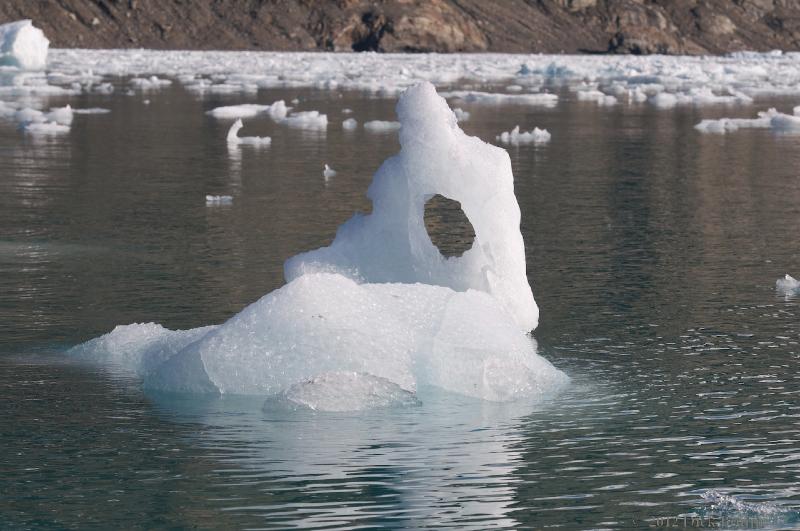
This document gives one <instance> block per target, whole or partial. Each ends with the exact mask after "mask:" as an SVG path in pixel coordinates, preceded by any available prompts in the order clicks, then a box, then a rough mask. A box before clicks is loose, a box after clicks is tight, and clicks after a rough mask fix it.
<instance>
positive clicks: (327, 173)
mask: <svg viewBox="0 0 800 531" xmlns="http://www.w3.org/2000/svg"><path fill="white" fill-rule="evenodd" d="M322 175H323V176H324V177H325V180H326V181H327V180H328V179H330V178H331V177H333V176H335V175H336V170H334V169H333V168H331V167H330V166H328V165H327V164H326V165H325V169H324V170H322Z"/></svg>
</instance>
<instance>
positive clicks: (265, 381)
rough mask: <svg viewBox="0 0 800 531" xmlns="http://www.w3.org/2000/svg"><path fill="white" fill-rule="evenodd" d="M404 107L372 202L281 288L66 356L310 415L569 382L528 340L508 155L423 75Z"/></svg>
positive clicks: (507, 393)
mask: <svg viewBox="0 0 800 531" xmlns="http://www.w3.org/2000/svg"><path fill="white" fill-rule="evenodd" d="M397 114H398V117H399V119H400V124H401V128H400V144H401V151H400V153H398V154H397V155H395V156H393V157H391V158H389V159H388V160H386V161H385V162H384V163H383V165H382V166H381V167H380V169H379V170H378V172H377V173H376V174H375V177H374V180H373V182H372V185H371V186H370V188H369V191H368V196H369V198H370V199H371V200H372V202H373V211H372V213H371V214H369V215H355V216H354V217H353V218H351V219H350V220H349V221H348V222H347V223H345V224H344V225H343V226H342V227H340V228H339V230H338V232H337V235H336V238H335V240H334V241H333V243H332V244H331V245H330V246H329V247H325V248H322V249H317V250H315V251H310V252H307V253H304V254H300V255H298V256H294V257H292V258H290V259H289V260H288V261H287V262H286V264H285V277H286V280H287V282H288V283H287V284H286V285H285V286H284V287H282V288H280V289H278V290H276V291H274V292H272V293H269V294H267V295H265V296H264V297H262V298H261V299H260V300H258V301H256V302H255V303H253V304H252V305H250V306H248V307H247V308H245V309H244V310H242V311H241V312H240V313H239V314H237V315H235V316H234V317H232V318H231V319H230V320H228V321H227V322H225V323H223V324H221V325H219V326H209V327H203V328H198V329H194V330H185V331H180V330H178V331H174V330H167V329H165V328H163V327H161V326H160V325H157V324H153V323H149V324H132V325H127V326H118V327H117V328H116V329H114V330H113V331H112V332H110V333H108V334H106V335H104V336H102V337H99V338H97V339H93V340H91V341H89V342H87V343H84V344H82V345H79V346H77V347H74V348H73V349H71V350H70V354H71V355H73V356H78V357H81V358H84V359H88V360H92V361H95V362H102V363H106V364H109V365H117V366H122V367H124V368H127V369H129V370H132V371H134V372H136V373H137V374H138V375H139V376H141V377H142V379H143V380H144V385H145V387H147V388H150V389H156V390H161V391H169V392H188V393H234V394H249V395H264V396H270V397H272V398H271V399H270V401H269V402H268V403H269V404H271V405H273V406H274V404H275V403H276V401H278V402H280V403H283V404H292V405H294V406H296V407H308V408H311V409H315V410H332V411H339V410H352V409H356V410H360V409H366V408H371V407H387V406H395V405H408V404H413V403H416V401H417V400H416V398H415V396H414V393H415V392H416V391H417V389H418V388H419V387H420V386H432V387H436V388H439V389H443V390H445V391H449V392H453V393H458V394H461V395H466V396H471V397H475V398H480V399H484V400H490V401H509V400H516V399H522V398H528V399H538V398H542V397H544V396H548V395H551V394H553V393H555V392H556V391H557V390H558V389H559V388H561V387H562V386H564V385H565V384H566V383H567V382H568V378H567V376H566V375H565V374H563V373H562V372H561V371H559V370H558V369H556V368H555V367H554V366H553V365H551V364H550V362H548V361H547V360H545V359H544V358H543V357H541V356H539V355H538V354H537V352H536V343H535V341H534V340H533V339H532V338H531V337H530V336H529V335H528V333H529V332H530V331H531V330H533V329H534V328H535V327H536V325H537V323H538V317H539V312H538V308H537V306H536V303H535V301H534V299H533V294H532V291H531V288H530V285H529V284H528V279H527V276H526V271H525V251H524V245H523V241H522V235H521V234H520V231H519V224H520V210H519V207H518V205H517V201H516V198H515V196H514V186H513V176H512V173H511V162H510V159H509V156H508V154H507V153H506V152H505V151H504V150H502V149H500V148H497V147H495V146H492V145H489V144H486V143H485V142H483V141H482V140H480V139H478V138H475V137H470V136H467V135H466V134H464V133H463V132H462V131H461V129H460V128H459V127H458V124H457V120H456V116H455V114H454V113H453V112H452V111H451V110H450V108H449V107H448V105H447V103H446V102H445V100H444V99H442V98H441V97H440V96H438V95H437V94H436V90H435V88H434V87H433V85H431V84H430V83H425V82H423V83H421V84H419V85H416V86H413V87H411V88H409V89H407V90H406V92H405V93H404V94H403V96H402V97H401V98H400V101H399V103H398V105H397ZM442 154H447V156H443V155H442ZM436 194H441V195H444V196H446V197H450V198H452V199H454V200H457V201H459V202H460V203H461V206H462V209H463V210H464V213H465V214H466V215H467V216H468V217H469V219H470V220H471V222H472V224H473V226H474V228H475V241H474V244H473V246H472V248H471V249H470V250H468V251H467V252H465V253H464V254H463V255H462V256H460V257H451V258H445V257H444V256H442V255H441V253H440V252H439V250H438V249H437V248H436V247H435V246H434V245H433V243H432V242H431V240H430V238H429V236H428V234H427V231H426V229H425V225H424V221H423V211H424V205H425V202H426V201H427V200H428V199H430V198H431V197H433V196H434V195H436Z"/></svg>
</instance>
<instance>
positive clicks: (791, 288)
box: [775, 275, 800, 297]
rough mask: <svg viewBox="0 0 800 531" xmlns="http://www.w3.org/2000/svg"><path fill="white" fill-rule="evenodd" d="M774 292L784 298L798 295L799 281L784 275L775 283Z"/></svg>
mask: <svg viewBox="0 0 800 531" xmlns="http://www.w3.org/2000/svg"><path fill="white" fill-rule="evenodd" d="M775 290H776V291H777V292H778V293H780V294H782V295H785V296H786V297H794V296H796V295H800V280H797V279H795V278H793V277H792V276H790V275H786V276H784V277H783V278H779V279H778V280H776V281H775Z"/></svg>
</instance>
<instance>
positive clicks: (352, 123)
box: [342, 118, 358, 131]
mask: <svg viewBox="0 0 800 531" xmlns="http://www.w3.org/2000/svg"><path fill="white" fill-rule="evenodd" d="M357 128H358V121H357V120H356V119H355V118H348V119H346V120H343V121H342V129H344V130H345V131H353V130H354V129H357Z"/></svg>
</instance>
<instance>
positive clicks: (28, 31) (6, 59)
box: [0, 20, 50, 70]
mask: <svg viewBox="0 0 800 531" xmlns="http://www.w3.org/2000/svg"><path fill="white" fill-rule="evenodd" d="M49 46H50V41H49V40H47V37H45V36H44V33H43V32H42V30H40V29H39V28H36V27H34V26H33V24H32V23H31V21H30V20H18V21H16V22H9V23H8V24H0V66H13V67H17V68H21V69H23V70H42V69H44V67H45V66H46V65H47V49H48V47H49Z"/></svg>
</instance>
